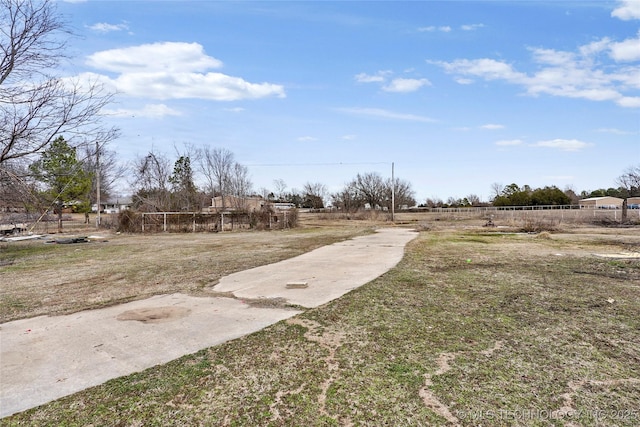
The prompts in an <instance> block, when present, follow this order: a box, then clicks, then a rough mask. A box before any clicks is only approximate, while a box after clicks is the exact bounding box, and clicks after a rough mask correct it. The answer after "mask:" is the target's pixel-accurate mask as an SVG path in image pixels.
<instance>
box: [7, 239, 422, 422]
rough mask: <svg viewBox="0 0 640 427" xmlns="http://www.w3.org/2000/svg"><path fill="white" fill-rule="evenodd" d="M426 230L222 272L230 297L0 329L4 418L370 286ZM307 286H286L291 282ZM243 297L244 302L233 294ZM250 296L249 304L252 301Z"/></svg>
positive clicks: (222, 287) (153, 301) (42, 319)
mask: <svg viewBox="0 0 640 427" xmlns="http://www.w3.org/2000/svg"><path fill="white" fill-rule="evenodd" d="M417 235H418V233H416V232H414V231H411V230H407V229H402V228H385V229H381V230H378V232H376V233H374V234H372V235H369V236H363V237H357V238H355V239H351V240H348V241H345V242H340V243H336V244H333V245H329V246H325V247H322V248H319V249H316V250H314V251H312V252H309V253H306V254H303V255H300V256H298V257H295V258H291V259H289V260H285V261H282V262H278V263H275V264H270V265H266V266H262V267H258V268H253V269H250V270H246V271H243V272H239V273H235V274H232V275H230V276H227V277H225V278H223V279H222V280H221V281H220V283H219V284H218V285H216V286H215V288H214V290H215V291H217V292H229V293H230V294H229V295H230V296H231V298H230V297H221V296H217V297H207V298H203V297H192V296H188V295H182V294H171V295H159V296H155V297H152V298H148V299H145V300H140V301H133V302H130V303H126V304H122V305H117V306H113V307H108V308H103V309H98V310H87V311H81V312H78V313H74V314H70V315H65V316H39V317H34V318H30V319H21V320H16V321H13V322H7V323H4V324H1V325H0V417H6V416H9V415H11V414H14V413H17V412H21V411H24V410H27V409H29V408H33V407H36V406H38V405H41V404H44V403H47V402H50V401H52V400H55V399H58V398H60V397H63V396H66V395H69V394H73V393H76V392H78V391H81V390H83V389H85V388H88V387H92V386H95V385H98V384H102V383H103V382H106V381H108V380H110V379H112V378H116V377H119V376H123V375H128V374H131V373H134V372H138V371H142V370H144V369H147V368H149V367H152V366H155V365H158V364H163V363H167V362H169V361H171V360H173V359H176V358H178V357H181V356H183V355H185V354H191V353H194V352H197V351H199V350H201V349H204V348H208V347H211V346H215V345H218V344H221V343H223V342H225V341H228V340H232V339H235V338H238V337H241V336H243V335H246V334H250V333H252V332H255V331H258V330H260V329H262V328H264V327H266V326H268V325H271V324H273V323H276V322H279V321H281V320H284V319H287V318H290V317H293V316H295V315H296V314H298V313H300V312H301V311H300V310H293V309H290V308H286V307H283V304H277V305H274V306H268V305H267V306H265V305H260V304H252V301H256V300H260V299H263V298H268V299H285V300H286V301H287V302H288V303H289V304H294V305H297V306H298V307H300V309H301V310H302V309H304V308H305V307H317V306H319V305H321V304H325V303H327V302H329V301H331V300H333V299H335V298H338V297H340V296H341V295H344V294H345V293H347V292H349V291H350V290H351V289H354V288H357V287H359V286H362V285H364V284H365V283H367V282H369V281H371V280H373V279H375V278H376V277H378V276H380V275H381V274H383V273H385V272H386V271H388V270H389V269H390V268H392V267H394V266H395V265H396V264H397V263H398V262H399V261H400V260H401V259H402V256H403V254H404V247H405V245H406V244H407V243H408V242H409V241H411V240H412V239H413V238H415V237H416V236H417ZM301 281H304V282H307V283H308V287H307V288H293V289H289V288H287V286H286V284H287V283H291V282H301ZM234 297H235V298H234ZM242 298H246V299H247V301H243V300H242Z"/></svg>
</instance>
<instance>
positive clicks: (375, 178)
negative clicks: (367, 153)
mask: <svg viewBox="0 0 640 427" xmlns="http://www.w3.org/2000/svg"><path fill="white" fill-rule="evenodd" d="M353 186H354V187H355V189H356V190H357V192H358V193H359V195H360V198H362V199H363V200H364V201H365V203H367V204H369V206H370V207H371V209H375V208H376V207H382V206H383V205H385V203H384V202H385V200H387V199H388V197H389V196H388V191H387V188H388V187H387V185H385V182H384V179H383V178H382V176H381V175H380V174H379V173H377V172H369V173H365V174H358V175H356V177H355V179H354V180H353Z"/></svg>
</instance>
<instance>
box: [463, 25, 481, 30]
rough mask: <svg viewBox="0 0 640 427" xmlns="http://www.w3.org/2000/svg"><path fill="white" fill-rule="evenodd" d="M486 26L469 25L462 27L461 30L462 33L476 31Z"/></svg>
mask: <svg viewBox="0 0 640 427" xmlns="http://www.w3.org/2000/svg"><path fill="white" fill-rule="evenodd" d="M483 27H484V24H468V25H461V26H460V29H461V30H462V31H475V30H477V29H478V28H483Z"/></svg>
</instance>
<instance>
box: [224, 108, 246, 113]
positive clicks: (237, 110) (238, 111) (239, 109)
mask: <svg viewBox="0 0 640 427" xmlns="http://www.w3.org/2000/svg"><path fill="white" fill-rule="evenodd" d="M224 111H228V112H230V113H242V112H243V111H244V108H242V107H234V108H225V109H224Z"/></svg>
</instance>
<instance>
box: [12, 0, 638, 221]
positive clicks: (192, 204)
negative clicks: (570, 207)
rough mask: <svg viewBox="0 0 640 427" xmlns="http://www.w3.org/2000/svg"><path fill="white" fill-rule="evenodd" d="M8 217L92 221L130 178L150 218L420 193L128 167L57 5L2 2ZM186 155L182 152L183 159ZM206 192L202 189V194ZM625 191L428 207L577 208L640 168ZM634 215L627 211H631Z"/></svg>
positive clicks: (546, 192)
mask: <svg viewBox="0 0 640 427" xmlns="http://www.w3.org/2000/svg"><path fill="white" fill-rule="evenodd" d="M0 25H1V29H2V31H0V51H1V53H0V202H1V203H0V209H2V208H3V206H4V208H6V207H7V206H14V207H15V206H23V207H24V208H25V209H36V208H37V209H38V210H49V209H52V210H54V211H55V212H56V213H57V214H58V215H59V218H61V214H62V209H63V207H67V208H71V209H74V210H76V211H78V212H87V211H88V210H90V206H91V205H92V204H94V203H95V202H96V198H97V197H96V195H97V193H98V183H99V184H100V191H99V193H100V199H101V200H106V199H108V198H110V197H111V196H114V194H113V193H114V191H115V188H114V187H115V183H116V182H118V181H121V180H122V179H123V177H125V176H127V177H130V179H129V182H128V184H129V188H130V192H129V194H131V195H132V196H133V197H132V198H133V204H134V208H136V209H139V210H143V211H196V210H200V209H202V208H203V207H207V206H210V203H211V199H212V198H213V197H221V199H222V206H223V207H236V208H241V206H233V204H238V203H241V202H242V200H245V199H246V198H248V197H262V198H263V199H265V200H267V201H270V202H274V203H275V202H283V203H292V204H293V205H295V206H299V207H307V208H314V209H319V208H323V207H325V206H326V205H327V203H329V204H331V205H332V206H333V207H334V208H337V209H341V210H343V211H347V212H352V211H357V210H359V209H363V208H369V209H382V210H384V209H391V208H396V209H398V208H401V207H404V206H407V207H411V206H414V205H416V200H415V192H414V191H413V189H412V185H411V183H409V182H407V181H405V180H402V179H399V178H394V179H393V180H392V179H390V178H384V177H382V176H381V175H380V174H378V173H376V172H367V173H358V174H357V175H356V176H355V177H354V178H353V179H351V180H350V181H348V182H347V183H345V185H344V187H343V188H342V189H341V190H339V191H337V192H335V193H331V194H329V193H328V191H327V188H326V186H325V185H324V184H322V183H320V182H307V183H306V184H305V185H304V187H303V188H302V189H301V190H297V189H291V190H289V191H287V186H286V183H285V182H284V181H283V180H282V179H276V180H274V190H268V189H264V188H261V189H259V190H258V191H256V190H255V189H254V188H253V184H252V182H251V179H250V177H249V171H248V168H247V167H246V166H244V165H242V164H240V163H238V162H237V161H235V158H234V155H233V153H232V152H231V151H229V150H227V149H225V148H212V147H200V148H194V147H186V149H185V150H183V151H182V152H178V153H177V154H178V155H177V156H176V159H175V160H173V161H172V159H170V157H168V156H167V155H166V154H163V153H159V152H155V151H151V152H149V153H147V154H145V155H143V156H140V157H138V158H137V159H135V160H134V161H133V162H132V164H130V165H128V166H125V165H122V164H120V163H119V162H118V155H117V153H116V152H114V151H112V150H109V148H108V147H109V143H110V142H111V141H113V140H115V139H116V138H118V137H119V130H118V129H117V128H113V127H108V126H104V125H103V123H102V116H101V114H100V111H101V110H103V108H104V107H105V106H106V105H108V104H109V103H111V102H112V100H113V94H111V93H108V92H106V91H105V89H104V87H103V86H102V85H100V84H99V83H98V82H97V81H80V80H77V81H73V80H70V79H68V78H61V77H59V76H56V75H55V74H53V73H54V72H55V70H56V69H57V66H58V65H59V64H60V63H61V61H63V60H64V59H65V50H66V43H65V40H66V38H65V37H69V36H70V35H71V32H70V31H69V29H68V28H67V27H66V26H65V21H64V19H63V18H62V17H61V16H59V15H58V14H57V13H56V9H55V1H53V0H0ZM176 151H178V150H176ZM197 182H199V185H198V184H197ZM616 184H617V185H618V187H616V188H609V189H598V190H595V191H591V192H586V191H583V192H582V193H581V194H580V195H578V194H576V193H575V192H574V191H573V190H571V189H565V190H564V191H562V190H560V189H558V188H557V187H555V186H551V187H544V188H537V189H532V188H531V187H529V186H528V185H524V186H519V185H517V184H515V183H514V184H510V185H507V186H502V185H499V184H493V185H492V191H493V194H492V198H491V200H489V201H486V202H485V201H482V200H481V199H480V198H479V197H478V196H477V195H474V194H470V195H468V196H467V197H464V198H462V199H456V198H453V197H450V198H449V199H447V201H446V202H443V201H442V200H439V199H427V200H426V201H424V202H423V203H421V204H420V205H421V206H431V207H461V206H482V205H488V204H493V205H496V206H506V205H509V206H523V205H564V204H575V203H577V200H578V199H580V198H587V197H597V196H614V197H620V198H623V199H626V198H628V197H633V196H640V165H638V166H632V167H630V168H628V169H627V170H626V171H625V172H624V173H623V174H622V175H621V176H620V177H618V179H617V180H616ZM623 206H624V207H625V208H626V204H625V205H623Z"/></svg>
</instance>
